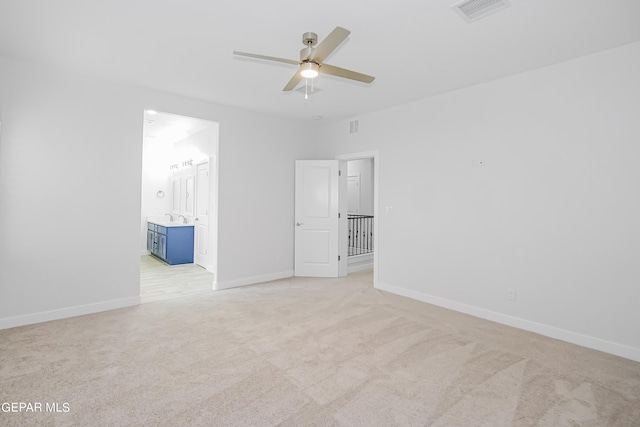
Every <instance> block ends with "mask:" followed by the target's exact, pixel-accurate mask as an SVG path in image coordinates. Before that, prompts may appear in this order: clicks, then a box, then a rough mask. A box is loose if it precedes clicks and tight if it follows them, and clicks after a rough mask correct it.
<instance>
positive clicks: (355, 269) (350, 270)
mask: <svg viewBox="0 0 640 427" xmlns="http://www.w3.org/2000/svg"><path fill="white" fill-rule="evenodd" d="M372 268H373V261H371V262H370V263H367V264H355V265H350V266H348V267H347V273H348V274H351V273H357V272H359V271H364V270H371V269H372Z"/></svg>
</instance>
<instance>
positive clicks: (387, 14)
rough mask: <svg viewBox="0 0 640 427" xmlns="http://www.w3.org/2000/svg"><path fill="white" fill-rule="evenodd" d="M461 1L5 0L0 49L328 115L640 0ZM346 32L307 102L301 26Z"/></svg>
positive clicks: (520, 64) (610, 18) (482, 64)
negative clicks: (471, 16) (470, 11)
mask: <svg viewBox="0 0 640 427" xmlns="http://www.w3.org/2000/svg"><path fill="white" fill-rule="evenodd" d="M457 1H458V0H393V1H385V2H383V1H379V0H377V1H374V0H367V1H365V0H323V1H314V2H301V1H293V0H273V1H257V0H248V1H239V0H218V1H212V0H188V1H187V0H185V1H178V0H153V1H152V0H109V1H107V0H103V1H101V0H91V1H88V0H56V1H51V0H28V1H25V0H0V55H4V56H8V57H13V58H18V59H24V60H28V61H33V62H36V63H42V64H47V65H51V66H55V67H59V68H63V69H68V70H72V71H75V72H79V73H83V74H89V75H94V76H98V77H101V78H106V79H110V80H115V81H121V82H125V83H129V84H133V85H137V86H143V87H148V88H153V89H158V90H161V91H165V92H170V93H174V94H179V95H184V96H187V97H192V98H198V99H203V100H208V101H212V102H215V103H220V104H225V105H231V106H236V107H240V108H244V109H249V110H255V111H262V112H268V113H270V114H274V115H278V116H283V117H289V118H293V119H301V120H309V121H311V120H312V119H311V118H312V117H313V116H322V117H323V118H324V120H325V121H333V120H337V119H342V118H346V117H352V116H357V115H360V114H363V113H367V112H371V111H375V110H379V109H383V108H387V107H390V106H393V105H398V104H403V103H407V102H411V101H414V100H417V99H421V98H426V97H430V96H433V95H436V94H439V93H444V92H448V91H452V90H456V89H459V88H462V87H466V86H470V85H474V84H477V83H481V82H485V81H489V80H493V79H497V78H500V77H504V76H508V75H512V74H516V73H520V72H523V71H527V70H531V69H534V68H539V67H544V66H546V65H550V64H554V63H557V62H561V61H564V60H567V59H570V58H575V57H580V56H583V55H586V54H590V53H594V52H598V51H602V50H606V49H609V48H612V47H616V46H619V45H622V44H626V43H630V42H633V41H638V40H640V1H638V0H511V6H510V7H508V8H506V9H503V10H501V11H499V12H496V13H494V14H492V15H490V16H487V17H486V18H483V19H481V20H478V21H476V22H473V23H467V22H465V21H463V20H462V19H461V18H460V17H459V16H458V15H457V14H456V13H454V12H453V10H452V9H451V6H452V5H453V4H455V3H457ZM336 26H342V27H344V28H347V29H349V30H351V36H350V37H349V38H348V39H347V41H346V42H345V43H343V45H341V46H340V47H339V48H338V49H337V50H336V51H335V52H334V53H333V54H332V55H331V56H330V57H329V58H328V59H327V61H326V62H327V63H330V64H332V65H336V66H339V67H343V68H348V69H352V70H355V71H359V72H362V73H366V74H371V75H373V76H375V77H376V80H375V81H374V82H373V83H372V84H371V85H367V84H362V83H356V82H351V81H348V80H344V79H338V78H335V77H331V76H321V77H320V78H318V79H317V80H316V82H315V85H316V87H317V88H318V89H320V90H319V91H317V92H316V93H314V94H313V95H312V97H311V98H310V100H309V101H305V100H304V94H303V93H301V92H300V91H294V92H291V93H284V92H282V88H283V87H284V85H285V84H286V83H287V82H288V81H289V79H290V78H291V76H292V75H293V73H294V71H295V66H292V65H287V64H281V63H272V62H266V61H260V60H254V59H248V58H239V57H235V56H234V55H232V52H233V51H234V50H240V51H245V52H252V53H257V54H263V55H271V56H277V57H283V58H290V59H294V60H297V59H298V55H299V51H300V49H301V48H302V47H303V45H302V42H301V38H302V34H303V33H304V32H309V31H312V32H315V33H317V34H318V37H319V40H320V41H321V40H322V39H323V38H324V37H325V36H326V35H327V34H328V33H329V32H330V31H331V30H333V28H335V27H336Z"/></svg>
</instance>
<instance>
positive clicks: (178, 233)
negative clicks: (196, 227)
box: [147, 221, 193, 265]
mask: <svg viewBox="0 0 640 427" xmlns="http://www.w3.org/2000/svg"><path fill="white" fill-rule="evenodd" d="M147 250H148V251H149V252H151V255H153V256H155V257H157V258H160V259H161V260H162V261H164V262H166V263H167V264H170V265H175V264H189V263H193V225H190V224H182V223H180V222H159V221H158V222H153V221H147Z"/></svg>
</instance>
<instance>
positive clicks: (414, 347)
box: [0, 273, 640, 426]
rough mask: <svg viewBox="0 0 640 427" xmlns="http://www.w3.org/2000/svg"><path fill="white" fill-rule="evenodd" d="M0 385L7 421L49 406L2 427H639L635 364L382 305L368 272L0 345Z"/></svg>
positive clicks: (184, 301) (20, 336)
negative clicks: (30, 408)
mask: <svg viewBox="0 0 640 427" xmlns="http://www.w3.org/2000/svg"><path fill="white" fill-rule="evenodd" d="M0 384H1V387H0V403H2V404H3V407H4V408H5V409H6V408H8V407H7V406H6V405H5V403H7V402H29V403H32V404H33V403H41V405H42V406H43V410H42V412H21V413H15V412H5V411H2V412H0V425H3V426H4V425H11V426H13V425H35V424H40V425H78V426H94V425H113V426H124V425H167V426H178V425H207V426H276V425H283V426H332V425H337V426H395V425H398V426H574V425H579V426H639V425H640V363H637V362H632V361H629V360H625V359H622V358H618V357H615V356H610V355H607V354H604V353H600V352H597V351H593V350H588V349H585V348H581V347H578V346H574V345H571V344H567V343H563V342H560V341H556V340H551V339H548V338H544V337H541V336H538V335H535V334H531V333H527V332H523V331H519V330H516V329H512V328H508V327H505V326H501V325H497V324H494V323H491V322H487V321H483V320H479V319H475V318H473V317H470V316H465V315H461V314H458V313H454V312H451V311H448V310H445V309H441V308H438V307H434V306H430V305H428V304H424V303H420V302H417V301H412V300H409V299H406V298H402V297H398V296H395V295H391V294H387V293H384V292H380V291H377V290H375V289H373V288H372V287H371V275H370V274H367V273H358V274H355V275H351V276H350V277H349V278H347V279H320V280H318V279H288V280H281V281H276V282H271V283H267V284H262V285H257V286H250V287H245V288H239V289H232V290H227V291H220V292H216V293H214V292H211V293H209V292H207V293H202V294H197V295H187V296H184V297H182V298H176V299H167V300H161V301H157V302H152V303H148V304H143V305H140V306H138V307H135V308H129V309H121V310H116V311H111V312H106V313H100V314H94V315H89V316H83V317H78V318H73V319H66V320H61V321H55V322H48V323H44V324H39V325H32V326H26V327H21V328H15V329H10V330H4V331H0ZM51 403H57V404H58V405H59V406H58V409H59V410H60V412H47V411H45V410H44V409H45V404H51ZM65 404H66V405H67V406H64V405H65ZM65 408H66V409H67V410H68V411H67V412H65V411H64V410H65Z"/></svg>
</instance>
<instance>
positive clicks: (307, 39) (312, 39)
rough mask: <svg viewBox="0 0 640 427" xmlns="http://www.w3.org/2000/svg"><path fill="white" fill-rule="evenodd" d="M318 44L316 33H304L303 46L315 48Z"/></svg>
mask: <svg viewBox="0 0 640 427" xmlns="http://www.w3.org/2000/svg"><path fill="white" fill-rule="evenodd" d="M316 43H318V35H317V34H316V33H304V34H303V35H302V44H303V45H305V46H315V45H316Z"/></svg>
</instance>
